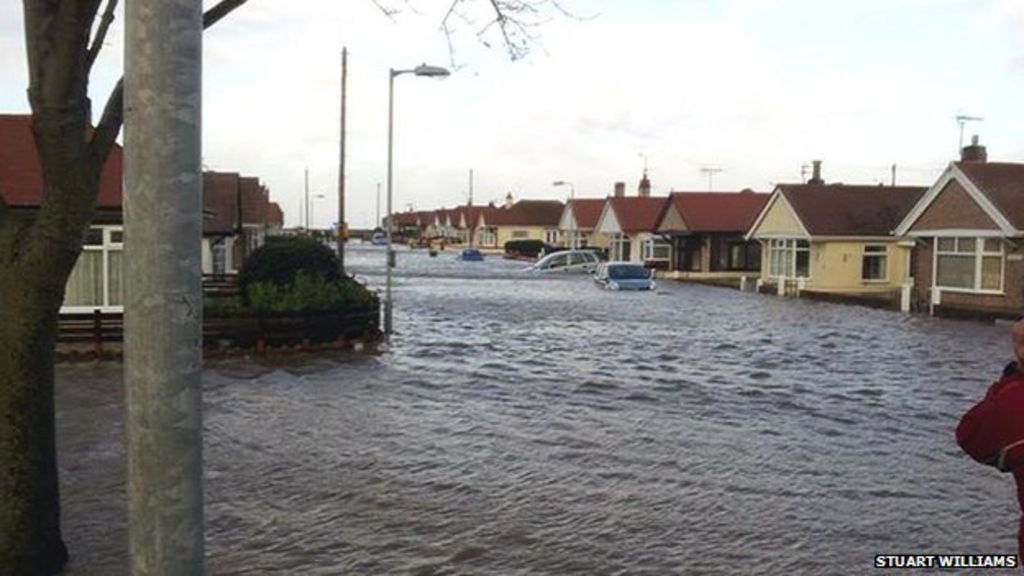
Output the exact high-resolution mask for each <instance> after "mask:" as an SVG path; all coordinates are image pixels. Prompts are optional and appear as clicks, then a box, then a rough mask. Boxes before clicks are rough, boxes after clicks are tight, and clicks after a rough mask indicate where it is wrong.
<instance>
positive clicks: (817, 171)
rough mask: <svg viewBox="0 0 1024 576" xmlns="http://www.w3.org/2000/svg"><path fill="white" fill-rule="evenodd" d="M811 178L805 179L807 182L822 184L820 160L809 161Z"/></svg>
mask: <svg viewBox="0 0 1024 576" xmlns="http://www.w3.org/2000/svg"><path fill="white" fill-rule="evenodd" d="M811 165H812V166H813V167H812V168H811V179H810V180H808V181H807V183H808V184H817V185H819V186H820V185H821V184H824V183H825V181H824V180H822V179H821V160H813V161H811Z"/></svg>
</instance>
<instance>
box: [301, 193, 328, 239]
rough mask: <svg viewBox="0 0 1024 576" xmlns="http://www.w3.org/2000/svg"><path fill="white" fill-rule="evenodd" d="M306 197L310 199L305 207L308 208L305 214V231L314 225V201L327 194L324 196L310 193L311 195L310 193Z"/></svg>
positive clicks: (321, 198)
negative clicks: (307, 212)
mask: <svg viewBox="0 0 1024 576" xmlns="http://www.w3.org/2000/svg"><path fill="white" fill-rule="evenodd" d="M308 197H309V199H310V202H309V204H308V205H307V209H308V210H309V214H306V231H307V232H308V231H310V230H312V229H313V227H315V226H316V219H315V218H314V216H315V215H316V201H317V200H323V199H324V198H327V196H324V195H323V194H312V195H310V196H308Z"/></svg>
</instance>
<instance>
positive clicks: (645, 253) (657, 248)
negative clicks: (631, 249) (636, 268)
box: [641, 238, 672, 262]
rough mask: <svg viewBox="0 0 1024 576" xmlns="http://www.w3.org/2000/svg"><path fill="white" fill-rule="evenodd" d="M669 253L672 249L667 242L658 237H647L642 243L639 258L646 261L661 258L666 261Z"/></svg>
mask: <svg viewBox="0 0 1024 576" xmlns="http://www.w3.org/2000/svg"><path fill="white" fill-rule="evenodd" d="M671 254H672V249H671V246H670V245H669V243H668V242H665V241H663V240H660V239H658V238H648V239H647V240H645V241H644V243H643V245H642V256H641V258H642V259H643V260H646V261H652V260H654V261H657V260H661V261H666V262H667V261H668V259H669V256H671Z"/></svg>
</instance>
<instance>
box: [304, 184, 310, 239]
mask: <svg viewBox="0 0 1024 576" xmlns="http://www.w3.org/2000/svg"><path fill="white" fill-rule="evenodd" d="M305 182H306V184H305V191H306V225H305V228H306V233H307V234H308V233H309V168H306V180H305Z"/></svg>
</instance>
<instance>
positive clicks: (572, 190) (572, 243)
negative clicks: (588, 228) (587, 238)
mask: <svg viewBox="0 0 1024 576" xmlns="http://www.w3.org/2000/svg"><path fill="white" fill-rule="evenodd" d="M551 185H552V186H568V187H569V204H568V206H569V217H570V222H569V232H570V233H571V235H570V236H569V242H568V244H569V245H568V248H569V249H570V250H575V249H576V216H575V215H574V214H573V211H572V204H573V201H574V200H575V199H576V187H575V186H573V185H572V182H566V181H565V180H555V181H554V182H552V183H551Z"/></svg>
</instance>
